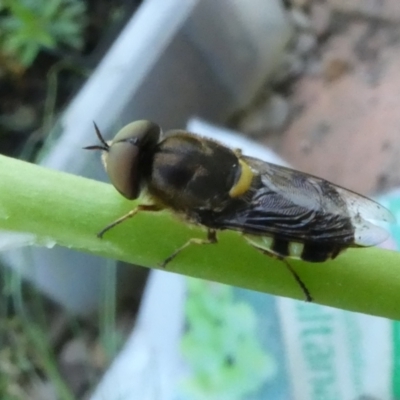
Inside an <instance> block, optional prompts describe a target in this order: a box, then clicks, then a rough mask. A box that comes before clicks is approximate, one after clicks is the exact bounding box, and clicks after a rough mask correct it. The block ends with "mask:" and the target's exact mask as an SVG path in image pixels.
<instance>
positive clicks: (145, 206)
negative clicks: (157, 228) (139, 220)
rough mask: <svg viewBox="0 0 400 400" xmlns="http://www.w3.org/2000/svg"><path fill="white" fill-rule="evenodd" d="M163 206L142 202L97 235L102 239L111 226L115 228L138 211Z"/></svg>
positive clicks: (154, 209) (156, 208) (156, 209)
mask: <svg viewBox="0 0 400 400" xmlns="http://www.w3.org/2000/svg"><path fill="white" fill-rule="evenodd" d="M160 210H161V208H160V207H159V206H156V205H155V204H141V205H139V206H137V207H135V208H134V209H133V210H131V211H129V212H128V213H127V214H125V215H123V216H122V217H121V218H118V219H117V220H115V221H114V222H112V223H111V224H110V225H107V226H106V227H105V228H104V229H102V230H101V231H100V232H99V233H98V234H97V237H98V238H100V239H102V238H103V236H104V234H105V233H106V232H108V231H109V230H110V229H111V228H114V227H115V226H117V225H119V224H120V223H122V222H124V221H125V220H127V219H129V218H132V217H133V216H135V215H136V214H137V213H138V212H141V211H152V212H155V211H160Z"/></svg>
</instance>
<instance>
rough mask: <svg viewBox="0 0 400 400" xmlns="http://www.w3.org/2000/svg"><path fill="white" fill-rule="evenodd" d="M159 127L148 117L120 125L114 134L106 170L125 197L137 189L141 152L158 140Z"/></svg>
mask: <svg viewBox="0 0 400 400" xmlns="http://www.w3.org/2000/svg"><path fill="white" fill-rule="evenodd" d="M160 135H161V128H160V127H159V126H158V125H157V124H155V123H153V122H150V121H145V120H143V121H135V122H132V123H130V124H128V125H126V126H125V127H123V128H122V129H121V130H120V131H119V132H118V133H117V134H116V135H115V137H114V139H113V140H112V142H111V145H110V148H109V151H108V153H107V163H106V170H107V174H108V176H109V177H110V181H111V183H112V184H113V185H114V186H115V188H116V189H117V190H118V191H119V192H120V193H121V194H122V195H123V196H124V197H126V198H127V199H136V198H137V197H138V196H139V192H140V183H141V178H142V173H141V172H142V168H143V166H141V165H140V160H141V159H143V157H141V156H142V154H143V153H144V152H146V151H150V150H151V148H152V147H154V146H155V145H156V144H157V143H158V140H159V137H160Z"/></svg>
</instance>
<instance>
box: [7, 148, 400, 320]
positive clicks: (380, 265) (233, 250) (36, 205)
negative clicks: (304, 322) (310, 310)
mask: <svg viewBox="0 0 400 400" xmlns="http://www.w3.org/2000/svg"><path fill="white" fill-rule="evenodd" d="M137 204H138V202H132V201H127V200H125V199H124V198H122V196H121V195H119V194H118V193H117V192H116V190H115V189H114V188H113V187H112V186H111V185H108V184H104V183H100V182H97V181H93V180H89V179H85V178H82V177H78V176H74V175H70V174H66V173H61V172H58V171H53V170H49V169H45V168H42V167H39V166H36V165H33V164H29V163H26V162H23V161H19V160H15V159H11V158H8V157H4V156H0V229H3V230H8V231H13V232H20V233H28V234H31V244H34V245H43V246H48V247H51V246H52V245H54V244H57V245H60V246H66V247H68V248H71V249H75V250H81V251H85V252H89V253H93V254H96V255H101V256H104V257H108V258H113V259H117V260H122V261H127V262H130V263H133V264H137V265H143V266H146V267H155V268H157V267H158V266H159V265H160V263H161V262H162V261H163V260H164V259H165V258H166V257H167V256H169V255H170V254H171V253H172V252H173V251H174V250H176V249H177V248H178V247H180V246H181V245H182V244H183V243H185V242H186V241H187V240H188V239H189V238H192V237H200V238H202V237H205V234H206V233H205V230H204V229H202V228H201V227H197V226H193V225H190V224H187V223H185V222H184V221H183V220H182V219H179V218H176V217H175V216H173V215H172V214H171V213H169V212H167V211H163V212H158V213H149V212H147V213H146V212H142V213H140V214H138V215H136V216H135V217H134V218H133V219H131V220H128V221H126V222H124V223H122V224H121V225H119V226H117V227H116V228H114V229H112V230H111V231H109V232H107V233H106V235H105V237H104V238H103V239H98V238H97V237H96V233H97V232H99V231H100V230H101V229H102V228H103V227H105V226H106V225H108V224H109V223H110V222H112V221H114V220H115V219H117V218H118V217H120V216H121V215H124V214H125V213H127V212H128V211H129V210H131V209H132V208H133V207H135V205H137ZM218 238H219V243H218V244H216V245H205V246H196V245H192V246H190V247H189V248H187V249H186V250H184V251H183V252H182V253H180V254H179V255H178V257H177V258H176V259H175V260H174V261H173V262H171V263H170V264H169V266H168V270H169V271H172V272H177V273H180V274H184V275H189V276H194V277H198V278H203V279H208V280H211V281H217V282H221V283H225V284H229V285H234V286H241V287H244V288H248V289H253V290H257V291H261V292H267V293H272V294H275V295H280V296H286V297H292V298H295V299H304V295H303V292H302V291H301V289H300V288H299V286H298V285H297V284H296V282H295V281H294V279H293V277H292V276H291V275H290V273H289V272H288V270H287V268H286V267H285V265H284V264H283V263H282V262H281V261H279V260H274V259H272V258H270V257H267V256H265V255H263V254H261V253H260V252H258V251H257V250H255V249H253V248H252V247H251V246H249V245H248V244H247V243H246V242H245V241H244V240H243V238H242V237H241V235H240V233H237V232H220V233H219V235H218ZM49 251H51V250H49ZM290 263H291V265H292V266H293V268H294V269H295V270H296V271H297V273H298V274H299V275H300V276H301V278H302V280H303V281H304V282H305V284H306V285H307V287H308V288H309V290H310V292H311V293H312V295H313V297H314V300H315V302H317V303H320V304H325V305H329V306H333V307H338V308H343V309H346V310H351V311H359V312H363V313H367V314H373V315H379V316H383V317H388V318H392V319H400V254H399V253H396V252H392V251H388V250H381V249H378V248H364V249H349V250H348V251H346V252H345V253H344V254H342V255H340V256H339V257H338V258H337V259H336V260H334V261H329V262H326V263H320V264H311V263H305V262H302V261H290ZM71 268H74V266H73V265H71Z"/></svg>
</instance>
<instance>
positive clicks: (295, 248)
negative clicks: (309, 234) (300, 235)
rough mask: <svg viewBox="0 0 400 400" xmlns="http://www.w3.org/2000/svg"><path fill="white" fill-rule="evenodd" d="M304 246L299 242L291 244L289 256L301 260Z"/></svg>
mask: <svg viewBox="0 0 400 400" xmlns="http://www.w3.org/2000/svg"><path fill="white" fill-rule="evenodd" d="M303 249H304V244H303V243H299V242H289V256H290V257H293V258H301V254H302V253H303Z"/></svg>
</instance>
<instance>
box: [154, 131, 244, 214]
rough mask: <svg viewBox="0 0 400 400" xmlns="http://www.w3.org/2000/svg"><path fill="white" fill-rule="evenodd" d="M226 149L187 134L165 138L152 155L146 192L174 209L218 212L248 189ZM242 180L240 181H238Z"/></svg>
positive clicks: (235, 160)
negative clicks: (148, 191)
mask: <svg viewBox="0 0 400 400" xmlns="http://www.w3.org/2000/svg"><path fill="white" fill-rule="evenodd" d="M242 164H243V163H242V162H241V161H240V160H239V158H238V157H237V155H236V154H235V153H234V152H233V151H232V150H230V149H229V148H227V147H225V146H222V145H220V144H219V143H217V142H214V141H212V140H208V139H204V138H201V137H198V136H194V135H190V134H187V133H181V132H177V133H175V134H171V133H170V134H169V135H168V134H167V137H166V138H165V139H164V140H163V141H162V142H161V143H159V145H158V148H157V150H156V152H155V154H154V159H153V168H152V173H151V178H150V180H149V190H150V192H151V193H153V194H154V195H156V196H158V197H160V198H161V200H163V201H165V202H166V203H167V204H169V205H170V206H171V207H172V208H176V209H186V210H191V209H211V210H220V209H223V208H224V207H225V205H226V204H227V203H228V202H229V201H230V200H231V198H232V197H233V196H232V190H233V189H235V190H234V191H233V194H234V195H239V194H241V193H242V192H243V191H244V188H245V187H246V185H247V186H250V183H248V181H249V174H248V170H246V172H247V174H245V175H244V179H243V174H242V170H243V166H242ZM241 178H242V179H241Z"/></svg>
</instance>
